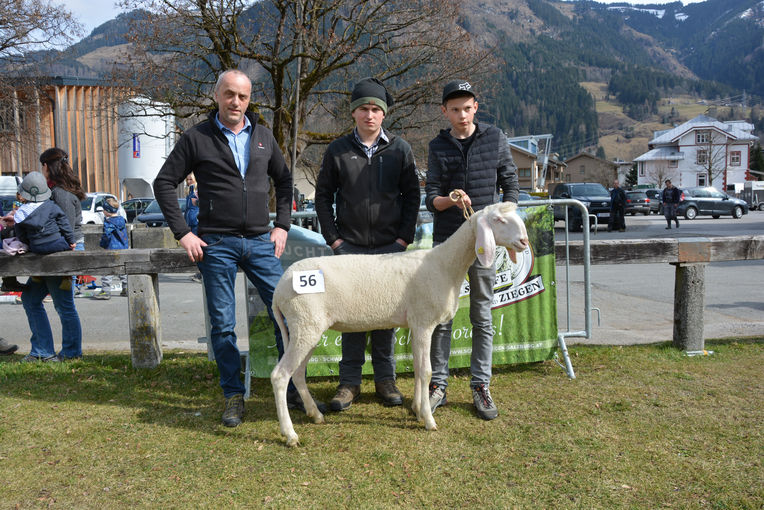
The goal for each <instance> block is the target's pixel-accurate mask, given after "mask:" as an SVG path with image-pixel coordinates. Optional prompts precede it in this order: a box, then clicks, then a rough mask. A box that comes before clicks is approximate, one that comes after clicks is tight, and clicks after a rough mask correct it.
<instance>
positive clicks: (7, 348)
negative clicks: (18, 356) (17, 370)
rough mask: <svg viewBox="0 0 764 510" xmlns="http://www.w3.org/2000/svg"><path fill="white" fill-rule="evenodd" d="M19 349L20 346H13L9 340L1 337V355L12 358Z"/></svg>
mask: <svg viewBox="0 0 764 510" xmlns="http://www.w3.org/2000/svg"><path fill="white" fill-rule="evenodd" d="M18 348H19V346H18V345H16V344H12V343H10V342H9V341H8V340H6V339H5V338H3V337H1V336H0V355H3V356H10V355H11V354H13V353H14V352H16V349H18Z"/></svg>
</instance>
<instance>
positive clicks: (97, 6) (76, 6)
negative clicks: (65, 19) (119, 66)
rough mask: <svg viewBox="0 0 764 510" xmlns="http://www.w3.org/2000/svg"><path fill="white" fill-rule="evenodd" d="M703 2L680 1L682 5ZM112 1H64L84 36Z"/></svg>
mask: <svg viewBox="0 0 764 510" xmlns="http://www.w3.org/2000/svg"><path fill="white" fill-rule="evenodd" d="M597 1H599V2H600V3H605V4H612V3H615V2H622V1H624V0H597ZM627 1H628V3H630V4H632V5H644V4H667V3H671V2H672V1H673V0H627ZM701 1H704V0H682V3H683V4H684V5H687V4H692V3H696V2H701ZM115 3H116V2H115V1H114V0H66V2H65V5H66V8H67V9H69V10H70V11H72V13H73V14H74V16H75V17H76V18H77V19H78V21H79V22H80V23H82V24H83V25H84V26H85V35H89V34H90V32H92V31H93V29H94V28H95V27H97V26H99V25H100V24H102V23H104V22H106V21H109V20H111V19H114V18H116V17H117V15H118V14H119V13H120V12H122V10H121V9H118V8H117V7H116V6H115Z"/></svg>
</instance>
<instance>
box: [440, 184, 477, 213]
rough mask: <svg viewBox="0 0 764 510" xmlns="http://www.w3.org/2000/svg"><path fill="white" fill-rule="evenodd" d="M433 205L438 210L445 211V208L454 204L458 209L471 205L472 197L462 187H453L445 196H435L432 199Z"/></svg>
mask: <svg viewBox="0 0 764 510" xmlns="http://www.w3.org/2000/svg"><path fill="white" fill-rule="evenodd" d="M432 205H433V207H435V209H436V210H438V211H445V210H446V209H448V208H450V207H453V206H456V207H458V208H459V209H464V208H465V207H471V206H472V199H471V198H470V197H469V195H467V193H466V192H465V191H464V190H463V189H455V190H453V191H452V192H451V193H449V194H448V195H447V196H438V197H435V200H433V201H432Z"/></svg>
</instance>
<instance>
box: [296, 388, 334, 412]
mask: <svg viewBox="0 0 764 510" xmlns="http://www.w3.org/2000/svg"><path fill="white" fill-rule="evenodd" d="M313 401H314V402H315V403H316V407H318V411H319V412H320V413H321V414H326V404H324V403H323V402H321V401H320V400H316V399H315V398H313ZM287 408H288V409H297V410H298V411H302V412H303V413H304V412H305V405H303V403H302V397H300V392H298V391H297V390H292V391H287Z"/></svg>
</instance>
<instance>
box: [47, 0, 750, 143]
mask: <svg viewBox="0 0 764 510" xmlns="http://www.w3.org/2000/svg"><path fill="white" fill-rule="evenodd" d="M260 5H262V4H260ZM257 6H258V4H257V3H256V4H254V7H253V8H252V9H253V11H252V12H254V9H255V8H257ZM460 7H461V15H460V17H459V20H460V21H459V24H460V25H461V26H462V28H464V29H465V30H467V31H468V32H469V33H470V34H471V35H472V37H473V38H474V39H475V40H477V41H479V42H480V43H481V44H483V45H484V47H487V48H492V49H493V54H494V55H495V56H496V59H497V61H498V64H497V70H498V72H496V73H495V78H494V79H495V82H494V83H485V84H480V85H481V87H480V90H483V91H485V93H484V94H482V95H481V114H482V115H483V116H484V118H485V119H486V120H488V121H490V122H494V123H496V124H497V125H499V126H500V127H502V128H503V129H505V130H506V131H507V132H509V133H511V134H512V135H517V136H519V135H527V134H541V133H552V134H553V135H554V142H553V149H554V150H559V152H561V153H562V155H563V156H567V155H570V154H572V153H575V152H577V151H578V150H581V149H583V148H585V147H587V148H596V147H597V146H599V145H601V144H600V138H601V137H603V136H611V137H613V139H619V140H627V141H628V140H633V139H634V138H633V137H634V136H640V137H642V138H648V137H649V132H650V130H651V129H656V128H661V125H662V124H666V123H669V124H668V126H666V127H670V123H673V122H679V121H682V120H687V119H683V118H682V111H681V108H675V107H673V106H671V105H670V103H672V102H674V101H676V99H675V98H677V97H681V98H683V99H682V101H684V102H685V103H688V104H690V103H697V104H707V105H712V104H713V103H714V102H717V103H719V104H728V105H729V106H731V107H732V106H735V101H737V102H738V103H739V102H742V100H741V98H742V97H745V100H746V101H747V103H748V106H751V105H756V104H761V99H760V98H761V97H764V58H763V57H764V54H763V53H762V52H763V51H764V50H762V41H763V40H764V2H762V1H760V0H707V1H705V2H700V3H695V4H690V5H687V6H682V4H681V2H675V3H672V4H665V5H652V6H639V7H634V6H630V5H628V4H626V3H623V4H610V5H606V4H600V3H597V2H590V1H577V2H562V1H556V2H555V1H549V0H464V1H463V2H462V3H461V4H460ZM141 15H142V13H141V12H139V11H133V12H132V13H127V14H123V15H120V16H119V17H118V18H116V19H115V20H112V21H110V22H108V23H106V24H104V25H102V26H101V27H98V28H97V29H96V30H95V31H93V33H92V34H90V35H89V36H88V37H87V38H85V39H83V40H82V41H80V42H79V43H77V44H76V45H74V46H72V47H71V48H70V49H69V50H68V51H66V52H65V53H64V54H63V55H62V57H63V58H62V59H60V60H59V61H58V63H57V64H56V65H55V66H54V67H53V68H51V70H52V71H54V72H55V74H59V75H65V74H67V73H71V74H73V75H77V76H82V77H98V76H104V75H105V73H106V72H108V70H109V66H110V65H111V62H112V61H113V60H114V59H119V58H123V57H124V55H125V54H126V52H129V48H126V47H127V46H128V45H127V41H128V39H127V38H126V31H127V30H128V26H129V25H128V24H129V22H130V20H133V19H140V17H141ZM593 90H596V91H598V92H597V93H598V94H600V96H601V97H594V96H593V95H592V91H593ZM744 94H745V95H744ZM595 95H596V94H595ZM730 97H732V98H737V99H735V101H725V100H724V99H723V98H730ZM433 99H436V98H433ZM605 102H606V104H607V105H608V106H607V108H608V109H609V110H608V112H605V113H603V111H600V112H597V111H596V108H597V105H600V107H601V108H602V105H603V104H605ZM667 105H669V106H667ZM616 110H618V111H616ZM760 111H761V110H760V109H754V111H753V112H751V110H750V108H749V109H747V110H744V109H740V110H739V113H740V114H741V115H749V114H750V115H752V116H756V115H759V117H758V118H756V119H752V120H754V121H755V122H757V124H760V123H761V117H760V113H759V112H760ZM598 113H599V115H598ZM711 113H713V112H711ZM603 115H604V116H603ZM608 115H609V116H608ZM762 127H764V126H762ZM638 133H641V134H638ZM637 134H638V135H637ZM640 140H641V138H640ZM645 148H646V147H645ZM635 150H636V149H633V148H632V149H630V151H629V152H630V153H632V152H634V151H635ZM607 156H608V157H626V155H621V154H610V153H608V154H607Z"/></svg>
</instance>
